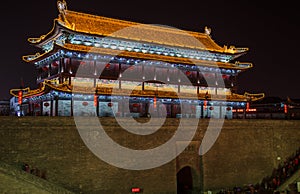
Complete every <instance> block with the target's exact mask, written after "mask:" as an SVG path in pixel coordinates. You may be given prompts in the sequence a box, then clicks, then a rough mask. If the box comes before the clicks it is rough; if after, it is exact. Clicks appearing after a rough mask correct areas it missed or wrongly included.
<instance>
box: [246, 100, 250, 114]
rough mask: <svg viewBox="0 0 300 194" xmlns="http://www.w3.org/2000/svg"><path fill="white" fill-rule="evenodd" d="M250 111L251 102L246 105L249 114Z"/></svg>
mask: <svg viewBox="0 0 300 194" xmlns="http://www.w3.org/2000/svg"><path fill="white" fill-rule="evenodd" d="M249 109H250V104H249V102H247V104H246V111H247V112H248V111H249Z"/></svg>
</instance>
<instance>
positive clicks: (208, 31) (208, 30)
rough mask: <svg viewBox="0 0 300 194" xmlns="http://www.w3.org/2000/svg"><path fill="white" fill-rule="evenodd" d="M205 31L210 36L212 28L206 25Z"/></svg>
mask: <svg viewBox="0 0 300 194" xmlns="http://www.w3.org/2000/svg"><path fill="white" fill-rule="evenodd" d="M204 33H205V34H207V35H209V36H210V33H211V28H209V27H207V26H205V28H204Z"/></svg>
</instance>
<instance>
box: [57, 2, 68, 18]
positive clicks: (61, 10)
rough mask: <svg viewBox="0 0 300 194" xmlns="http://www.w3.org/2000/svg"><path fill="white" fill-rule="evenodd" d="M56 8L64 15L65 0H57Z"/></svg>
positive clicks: (65, 8)
mask: <svg viewBox="0 0 300 194" xmlns="http://www.w3.org/2000/svg"><path fill="white" fill-rule="evenodd" d="M57 9H58V11H59V13H60V14H62V15H65V11H66V10H67V3H66V1H65V0H62V1H57Z"/></svg>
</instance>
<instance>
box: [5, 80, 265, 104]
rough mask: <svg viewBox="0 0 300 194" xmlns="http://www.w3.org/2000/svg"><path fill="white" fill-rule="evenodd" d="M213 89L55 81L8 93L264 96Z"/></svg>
mask: <svg viewBox="0 0 300 194" xmlns="http://www.w3.org/2000/svg"><path fill="white" fill-rule="evenodd" d="M213 90H214V89H210V90H209V89H207V90H201V91H199V89H198V91H193V90H188V89H182V90H181V91H180V92H179V91H174V89H173V88H164V89H158V88H157V87H151V86H148V88H146V89H145V88H143V89H142V87H134V88H133V89H127V88H125V89H124V88H122V89H119V88H118V87H112V86H110V85H107V86H103V85H101V86H100V85H97V86H96V87H92V86H83V85H80V84H73V85H69V84H68V83H62V84H58V83H57V82H56V80H45V81H44V82H43V83H42V84H41V85H40V87H39V88H38V89H35V90H31V89H30V88H25V89H12V90H11V91H10V93H11V94H12V95H13V96H15V97H18V96H19V95H20V93H19V91H22V93H21V95H22V97H23V98H29V97H34V96H40V95H43V94H47V93H49V92H51V91H58V92H65V93H70V94H93V95H109V96H131V97H157V98H170V99H192V100H215V101H239V102H242V101H243V102H247V101H256V100H260V99H262V98H264V94H263V93H261V94H249V93H245V94H244V95H240V94H235V93H231V92H230V91H227V92H223V93H221V94H216V93H214V92H213Z"/></svg>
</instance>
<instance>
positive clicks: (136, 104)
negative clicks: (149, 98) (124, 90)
mask: <svg viewBox="0 0 300 194" xmlns="http://www.w3.org/2000/svg"><path fill="white" fill-rule="evenodd" d="M132 106H133V107H139V106H140V104H138V103H134V104H132Z"/></svg>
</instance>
